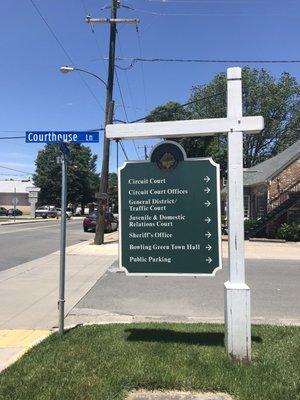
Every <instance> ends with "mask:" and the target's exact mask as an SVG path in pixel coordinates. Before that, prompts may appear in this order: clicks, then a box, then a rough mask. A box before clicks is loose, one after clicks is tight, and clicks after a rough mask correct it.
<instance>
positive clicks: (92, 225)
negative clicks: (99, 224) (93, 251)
mask: <svg viewBox="0 0 300 400" xmlns="http://www.w3.org/2000/svg"><path fill="white" fill-rule="evenodd" d="M97 216H98V211H93V212H91V213H90V214H89V215H88V216H87V217H85V218H84V220H83V230H84V232H89V231H91V232H95V231H96V220H97ZM117 229H118V220H117V219H116V218H115V217H114V215H113V214H112V213H109V212H107V213H105V232H113V231H116V230H117Z"/></svg>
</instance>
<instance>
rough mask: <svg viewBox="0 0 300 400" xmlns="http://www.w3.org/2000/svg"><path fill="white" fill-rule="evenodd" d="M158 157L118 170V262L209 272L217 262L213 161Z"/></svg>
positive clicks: (138, 270) (136, 270)
mask: <svg viewBox="0 0 300 400" xmlns="http://www.w3.org/2000/svg"><path fill="white" fill-rule="evenodd" d="M159 157H160V158H159V159H158V160H156V161H157V162H151V161H149V162H127V163H125V165H124V166H123V167H122V168H121V169H120V170H119V185H120V188H119V189H120V192H119V193H120V194H119V196H120V206H119V212H120V232H121V235H120V266H121V267H123V268H125V269H126V270H127V272H128V273H129V274H141V275H148V274H176V275H177V274H186V275H198V274H209V275H212V274H214V273H215V272H216V270H217V269H218V268H221V250H220V249H221V235H220V208H219V168H218V165H217V164H215V163H214V162H213V161H212V160H211V159H209V158H202V159H201V158H199V159H185V160H183V161H178V162H174V160H173V161H172V156H171V154H170V152H167V153H164V152H160V154H159ZM172 162H173V166H171V164H172ZM175 164H176V165H175Z"/></svg>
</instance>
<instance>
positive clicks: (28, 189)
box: [26, 186, 41, 192]
mask: <svg viewBox="0 0 300 400" xmlns="http://www.w3.org/2000/svg"><path fill="white" fill-rule="evenodd" d="M40 191H41V188H38V187H35V186H28V187H27V188H26V192H40Z"/></svg>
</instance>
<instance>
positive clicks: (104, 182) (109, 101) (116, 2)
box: [86, 0, 139, 245]
mask: <svg viewBox="0 0 300 400" xmlns="http://www.w3.org/2000/svg"><path fill="white" fill-rule="evenodd" d="M119 7H120V0H111V18H92V17H91V16H87V17H86V22H87V23H88V24H94V23H102V24H103V23H109V24H110V38H109V58H108V77H107V85H106V105H105V127H106V125H108V124H112V123H113V108H114V102H113V89H114V73H115V51H116V33H117V24H118V23H131V24H135V25H137V24H138V23H139V20H137V19H128V18H127V19H120V18H117V10H118V8H119ZM109 145H110V141H109V139H107V137H106V134H105V131H104V135H103V158H102V168H101V176H100V190H99V199H98V217H97V223H96V234H95V239H94V243H95V244H98V245H99V244H103V243H104V230H105V212H106V206H107V203H108V201H107V199H108V197H107V191H108V171H109Z"/></svg>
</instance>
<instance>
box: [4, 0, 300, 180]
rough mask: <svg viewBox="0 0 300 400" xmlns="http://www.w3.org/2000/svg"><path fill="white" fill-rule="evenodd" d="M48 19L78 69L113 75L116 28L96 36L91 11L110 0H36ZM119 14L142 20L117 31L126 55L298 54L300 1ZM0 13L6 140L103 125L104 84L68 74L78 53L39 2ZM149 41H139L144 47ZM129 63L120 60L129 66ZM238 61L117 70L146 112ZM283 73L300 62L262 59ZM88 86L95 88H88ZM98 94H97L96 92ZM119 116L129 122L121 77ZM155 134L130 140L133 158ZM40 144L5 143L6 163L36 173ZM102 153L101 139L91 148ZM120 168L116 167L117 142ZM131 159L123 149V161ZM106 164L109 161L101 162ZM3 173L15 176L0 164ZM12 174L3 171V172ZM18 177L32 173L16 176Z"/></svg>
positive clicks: (181, 5)
mask: <svg viewBox="0 0 300 400" xmlns="http://www.w3.org/2000/svg"><path fill="white" fill-rule="evenodd" d="M34 3H35V4H36V6H37V7H38V8H39V10H40V12H41V13H42V15H43V17H44V18H45V19H46V21H47V23H48V24H49V26H50V27H51V29H52V30H53V31H54V33H55V35H56V36H57V38H58V39H59V41H60V43H61V44H62V45H63V47H64V49H65V50H66V52H67V53H68V55H69V56H70V57H71V59H72V60H73V62H74V65H75V66H76V67H78V68H83V69H87V70H89V71H91V72H93V73H95V74H98V75H99V76H101V77H102V78H103V79H104V80H106V75H107V72H106V68H107V63H106V61H105V60H104V58H105V57H107V53H108V32H109V30H108V26H107V25H100V24H97V25H95V26H94V33H93V32H92V31H91V29H90V27H89V26H88V24H86V22H85V16H86V12H88V13H90V14H91V15H92V16H94V17H104V16H108V13H109V10H106V9H104V10H103V9H102V8H103V7H104V6H107V5H109V3H110V0H34ZM122 3H123V5H124V6H129V7H131V8H132V9H134V10H130V9H128V8H121V9H120V10H119V17H130V18H139V19H140V25H139V33H137V31H136V29H135V27H134V26H132V25H122V26H119V29H118V41H117V56H119V57H140V56H141V55H142V56H143V57H150V58H162V57H163V58H201V59H238V60H239V59H274V60H278V59H287V60H289V59H290V60H292V59H294V60H299V59H300V54H299V37H300V25H299V17H300V3H299V1H292V0H282V1H279V0H273V1H271V0H270V1H268V0H260V1H256V0H252V1H247V0H245V1H243V0H169V1H167V0H165V1H163V0H127V1H122ZM0 13H1V15H2V21H1V25H0V31H1V32H0V34H1V40H0V50H1V63H0V87H1V91H0V102H1V107H0V137H3V136H19V135H22V134H23V133H24V132H25V131H26V130H86V129H95V128H98V127H101V126H103V115H104V111H103V108H104V103H105V91H104V86H102V85H101V83H100V82H99V81H98V80H97V79H95V78H92V77H89V76H88V75H82V78H83V79H84V81H83V80H82V78H81V76H80V75H79V74H78V72H73V73H70V74H67V75H63V74H61V73H60V72H59V67H60V66H63V65H71V64H72V63H71V61H70V59H69V58H68V57H67V55H66V54H65V52H64V51H63V50H62V48H61V47H60V46H59V44H58V43H57V41H56V40H55V39H54V37H53V36H52V35H51V33H50V32H49V29H48V28H47V26H46V24H45V23H44V21H43V20H42V19H41V17H40V16H39V15H38V13H37V11H36V9H35V8H34V7H33V5H32V3H31V1H30V0H22V1H20V0H1V2H0ZM139 43H140V45H139ZM128 64H129V63H128V62H125V61H119V65H121V66H126V65H128ZM229 66H243V64H237V63H233V64H230V63H227V64H226V63H217V64H212V63H205V64H195V63H190V64H185V63H180V64H175V63H172V64H170V63H144V64H142V65H141V64H136V65H135V67H134V68H132V69H131V70H128V71H126V72H124V71H121V70H118V77H119V81H120V86H121V91H122V94H123V98H124V103H125V106H126V113H127V116H128V119H129V120H134V119H137V118H140V117H143V116H144V115H146V114H147V113H148V112H149V111H151V110H152V109H153V108H154V107H155V106H157V105H160V104H163V103H165V102H166V101H169V100H173V101H178V102H186V101H187V100H188V98H189V96H190V92H191V88H192V86H193V85H197V84H204V83H207V82H209V81H210V80H211V79H212V78H213V76H214V75H215V74H216V73H219V72H224V71H225V70H226V68H227V67H229ZM253 66H255V67H266V68H267V69H268V70H269V71H270V72H271V73H272V74H274V75H275V76H279V75H280V74H281V73H282V72H283V71H288V72H290V73H291V74H292V75H294V76H295V77H296V78H297V79H298V80H299V79H300V64H268V65H265V64H254V65H253ZM86 85H88V87H89V88H87V86H86ZM91 92H92V93H91ZM115 100H116V113H115V118H117V119H121V120H125V119H126V115H125V112H124V109H123V107H122V102H121V96H120V92H119V90H118V86H117V82H115ZM144 143H147V144H150V145H151V144H153V142H151V141H147V142H146V141H142V140H141V141H136V148H137V152H138V155H137V154H136V149H135V146H134V144H133V142H132V141H126V142H124V146H125V149H126V151H127V153H128V157H129V159H137V157H138V156H139V157H140V158H142V157H143V149H141V148H139V146H142V145H143V144H144ZM40 148H41V146H40V145H37V144H26V143H25V140H23V139H16V140H0V165H1V166H6V167H8V168H15V169H18V170H21V171H25V172H33V171H34V160H35V158H36V154H37V151H38V150H39V149H40ZM91 148H92V151H93V152H94V153H96V154H97V155H98V157H99V160H98V165H100V162H101V158H102V143H99V144H98V145H91ZM111 148H112V151H111V163H110V169H111V171H115V170H116V151H115V150H116V146H115V144H114V143H113V144H112V147H111ZM123 160H124V156H123V155H122V152H121V151H120V163H122V161H123ZM99 169H100V168H99ZM0 174H1V175H0V179H5V178H9V177H10V176H13V175H14V174H15V173H14V172H10V171H9V170H6V169H3V168H0ZM2 174H3V175H2ZM16 174H17V175H19V176H23V177H26V175H23V174H19V173H16Z"/></svg>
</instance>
